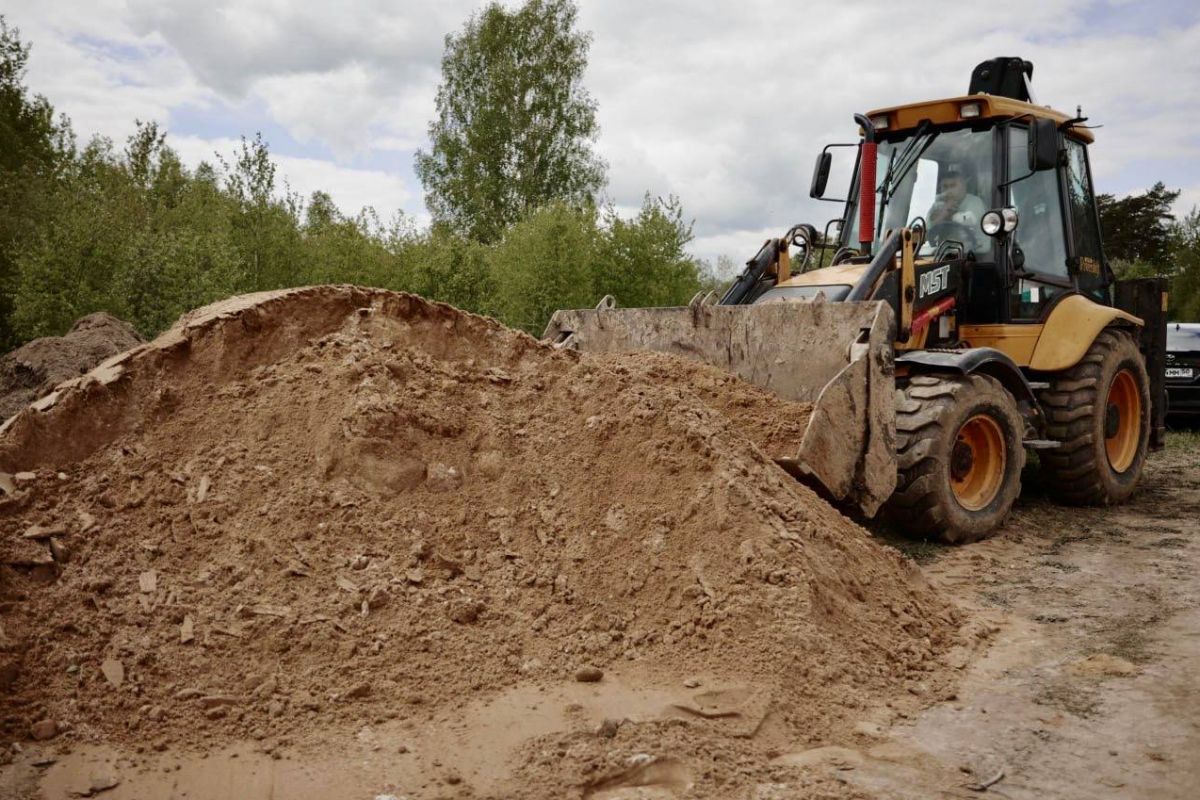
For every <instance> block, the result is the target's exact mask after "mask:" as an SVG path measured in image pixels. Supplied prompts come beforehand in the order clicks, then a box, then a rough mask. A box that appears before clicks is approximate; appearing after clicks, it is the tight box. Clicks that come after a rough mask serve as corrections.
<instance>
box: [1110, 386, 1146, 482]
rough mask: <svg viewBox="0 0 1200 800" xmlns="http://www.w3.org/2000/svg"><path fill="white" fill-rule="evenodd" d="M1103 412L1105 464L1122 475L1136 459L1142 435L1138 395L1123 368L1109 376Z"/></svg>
mask: <svg viewBox="0 0 1200 800" xmlns="http://www.w3.org/2000/svg"><path fill="white" fill-rule="evenodd" d="M1104 411H1105V413H1104V449H1105V451H1106V452H1107V453H1108V463H1109V465H1110V466H1111V467H1112V468H1113V469H1114V470H1115V471H1116V472H1124V471H1125V470H1127V469H1129V467H1130V466H1131V465H1132V464H1133V460H1134V459H1135V458H1136V457H1137V451H1138V444H1139V443H1140V440H1141V434H1142V393H1141V392H1139V391H1138V385H1137V381H1136V380H1135V379H1134V377H1133V373H1132V372H1130V371H1129V370H1127V369H1123V370H1121V371H1120V372H1118V373H1117V374H1116V375H1114V376H1113V380H1112V384H1111V385H1110V386H1109V387H1108V402H1107V403H1105V409H1104Z"/></svg>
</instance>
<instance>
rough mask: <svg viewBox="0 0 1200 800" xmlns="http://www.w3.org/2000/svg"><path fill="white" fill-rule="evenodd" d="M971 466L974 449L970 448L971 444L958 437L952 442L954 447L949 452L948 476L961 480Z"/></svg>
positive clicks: (973, 458) (972, 464)
mask: <svg viewBox="0 0 1200 800" xmlns="http://www.w3.org/2000/svg"><path fill="white" fill-rule="evenodd" d="M973 466H975V451H973V450H972V449H971V445H969V444H967V443H966V442H964V441H963V440H962V439H959V440H958V441H957V442H955V443H954V449H953V450H951V452H950V477H951V478H952V479H954V480H956V481H961V480H962V479H963V478H965V477H967V475H969V474H970V472H971V467H973Z"/></svg>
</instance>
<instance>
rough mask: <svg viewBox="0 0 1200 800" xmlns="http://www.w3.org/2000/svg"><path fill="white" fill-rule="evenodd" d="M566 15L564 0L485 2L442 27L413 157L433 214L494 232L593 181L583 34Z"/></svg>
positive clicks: (576, 195) (596, 171) (586, 200)
mask: <svg viewBox="0 0 1200 800" xmlns="http://www.w3.org/2000/svg"><path fill="white" fill-rule="evenodd" d="M576 16H577V10H576V8H575V4H574V2H572V0H528V2H526V3H525V4H524V5H522V6H521V7H520V8H518V9H516V10H514V11H508V10H506V9H505V8H504V7H502V6H501V5H500V4H499V3H492V4H491V5H489V6H487V7H486V8H485V9H484V10H483V11H482V12H480V13H479V14H477V15H475V16H472V17H471V18H470V20H468V21H467V23H466V25H465V27H464V28H463V30H462V31H461V32H460V33H459V34H458V35H453V34H452V35H449V36H447V37H446V50H445V54H444V56H443V57H442V84H441V86H440V88H439V89H438V93H437V119H435V120H434V121H433V122H432V123H431V124H430V126H429V138H430V140H431V143H432V146H431V148H430V150H429V151H428V152H425V151H420V152H418V153H417V157H416V171H417V175H418V176H419V177H420V179H421V182H422V183H423V184H424V186H425V190H426V204H427V205H428V207H429V209H430V212H431V213H432V214H433V216H434V218H435V219H436V220H438V221H439V222H444V223H446V224H449V225H452V226H453V227H454V228H455V229H456V230H458V231H460V232H461V233H462V234H463V235H465V236H467V237H468V238H470V239H474V240H476V241H480V242H485V243H490V242H496V241H499V240H500V239H501V238H502V237H503V236H504V232H505V230H506V229H507V228H508V227H509V226H510V225H513V224H514V223H517V222H519V221H520V220H522V219H524V218H525V217H526V216H528V215H529V214H530V213H531V212H533V211H535V210H536V209H538V208H541V207H542V206H545V205H547V204H550V203H554V202H565V203H566V204H568V205H570V206H573V207H575V208H583V207H585V206H587V205H590V204H591V203H592V201H593V199H594V198H595V196H596V194H597V193H598V192H599V190H600V189H601V188H602V187H603V185H604V174H605V167H604V164H603V162H601V161H600V159H599V158H597V157H596V155H595V154H594V153H593V152H592V147H591V143H592V141H593V140H594V139H595V137H596V133H597V125H596V104H595V102H594V101H593V100H592V98H591V97H590V96H589V94H588V93H587V90H586V89H584V87H583V73H584V70H585V68H586V67H587V53H588V48H589V46H590V43H591V38H590V36H589V35H588V34H586V33H581V32H579V31H577V30H576V29H575V22H576Z"/></svg>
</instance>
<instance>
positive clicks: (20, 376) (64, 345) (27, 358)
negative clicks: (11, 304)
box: [0, 312, 142, 422]
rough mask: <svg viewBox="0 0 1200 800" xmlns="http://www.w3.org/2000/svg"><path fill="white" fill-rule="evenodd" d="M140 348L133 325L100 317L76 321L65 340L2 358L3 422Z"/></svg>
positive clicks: (55, 338) (45, 340)
mask: <svg viewBox="0 0 1200 800" xmlns="http://www.w3.org/2000/svg"><path fill="white" fill-rule="evenodd" d="M141 343H142V337H140V336H138V334H137V331H135V330H134V329H133V326H132V325H130V324H129V323H127V322H122V321H121V320H119V319H117V318H116V317H114V316H113V315H111V314H105V313H104V312H99V313H96V314H88V315H87V316H86V317H81V318H79V319H78V320H76V322H75V324H74V325H72V326H71V330H70V331H68V332H67V333H66V335H65V336H47V337H45V338H43V339H34V340H33V341H32V342H29V343H28V344H25V345H22V346H21V347H18V348H17V349H16V350H13V351H12V352H11V353H7V354H6V355H3V356H0V422H3V421H4V420H6V419H8V418H9V417H11V416H12V415H13V414H16V413H17V412H18V411H20V410H21V409H22V408H24V407H25V406H27V405H29V404H30V403H32V402H33V401H34V400H36V399H37V398H39V397H41V396H42V395H44V394H46V393H47V392H49V391H50V390H51V389H53V388H54V387H55V386H56V385H58V384H59V383H61V382H62V381H65V380H70V379H71V378H78V377H79V376H80V375H83V374H84V373H85V372H87V371H88V370H90V369H92V368H93V367H95V366H96V365H97V364H99V363H100V362H101V361H103V360H104V359H106V358H109V357H111V356H115V355H116V354H117V353H123V352H124V351H126V350H128V349H129V348H131V347H136V346H137V345H139V344H141Z"/></svg>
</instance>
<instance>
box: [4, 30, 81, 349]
mask: <svg viewBox="0 0 1200 800" xmlns="http://www.w3.org/2000/svg"><path fill="white" fill-rule="evenodd" d="M28 61H29V46H28V45H26V44H24V43H23V42H22V41H21V38H20V32H19V31H18V30H17V29H16V28H10V27H9V26H8V23H7V22H6V21H5V20H4V18H3V17H2V16H0V352H2V351H3V350H5V349H7V348H9V347H11V346H13V345H15V344H16V343H17V341H18V337H17V334H16V333H15V331H14V330H13V329H12V325H11V317H12V311H13V286H14V284H15V276H16V266H15V258H16V253H17V251H18V250H19V248H20V247H22V246H23V244H24V243H25V241H26V240H27V238H28V237H29V235H30V233H31V231H33V230H34V229H35V227H36V226H37V223H38V220H39V218H40V216H41V210H42V208H43V201H44V196H45V189H46V187H47V186H50V185H52V184H53V182H54V180H55V173H56V171H57V169H58V167H59V165H60V164H62V163H63V161H64V160H65V159H66V158H67V157H68V155H69V154H70V151H71V148H72V146H73V140H72V136H71V129H70V126H69V125H68V124H67V123H66V121H65V120H62V121H56V120H55V118H54V108H53V106H51V105H50V102H49V101H48V100H47V99H46V98H44V97H42V96H41V95H31V94H30V92H29V90H28V88H27V87H26V86H25V70H26V65H27V64H28Z"/></svg>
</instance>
